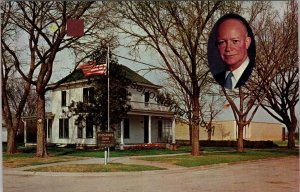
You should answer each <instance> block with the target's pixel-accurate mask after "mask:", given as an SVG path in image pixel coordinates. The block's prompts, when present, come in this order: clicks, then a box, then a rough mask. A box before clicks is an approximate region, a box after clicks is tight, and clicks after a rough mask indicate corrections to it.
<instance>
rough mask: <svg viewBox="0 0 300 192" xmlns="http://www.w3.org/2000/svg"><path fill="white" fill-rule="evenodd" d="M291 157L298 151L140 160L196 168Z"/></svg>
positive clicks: (248, 151) (210, 153)
mask: <svg viewBox="0 0 300 192" xmlns="http://www.w3.org/2000/svg"><path fill="white" fill-rule="evenodd" d="M289 155H299V151H298V150H292V151H289V150H286V149H260V150H255V149H246V150H245V152H243V153H239V152H236V151H232V150H226V151H212V150H210V151H204V152H203V153H202V155H200V156H198V157H194V156H191V155H176V156H163V157H162V156H160V157H140V158H138V159H140V160H146V161H158V162H163V163H171V164H175V165H179V166H183V167H195V166H202V165H211V164H220V163H233V162H239V161H248V160H258V159H265V158H272V157H273V158H275V157H284V156H289Z"/></svg>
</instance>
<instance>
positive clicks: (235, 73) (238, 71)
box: [225, 57, 249, 88]
mask: <svg viewBox="0 0 300 192" xmlns="http://www.w3.org/2000/svg"><path fill="white" fill-rule="evenodd" d="M248 65H249V57H247V59H246V60H245V61H244V62H243V63H242V65H241V66H240V67H239V68H237V69H236V70H234V71H232V74H233V76H232V77H231V81H232V88H234V87H235V86H236V84H237V82H238V81H239V79H240V78H241V76H242V74H243V72H244V71H245V69H246V68H247V66H248ZM229 73H230V71H226V74H225V79H226V78H227V76H228V74H229Z"/></svg>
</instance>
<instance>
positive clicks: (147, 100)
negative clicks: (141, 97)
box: [145, 92, 150, 107]
mask: <svg viewBox="0 0 300 192" xmlns="http://www.w3.org/2000/svg"><path fill="white" fill-rule="evenodd" d="M149 96H150V94H149V92H145V107H148V106H149V99H150V98H149Z"/></svg>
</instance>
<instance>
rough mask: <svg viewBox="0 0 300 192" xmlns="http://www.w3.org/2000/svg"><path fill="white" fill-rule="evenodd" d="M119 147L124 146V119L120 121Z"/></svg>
mask: <svg viewBox="0 0 300 192" xmlns="http://www.w3.org/2000/svg"><path fill="white" fill-rule="evenodd" d="M121 145H124V119H122V121H121Z"/></svg>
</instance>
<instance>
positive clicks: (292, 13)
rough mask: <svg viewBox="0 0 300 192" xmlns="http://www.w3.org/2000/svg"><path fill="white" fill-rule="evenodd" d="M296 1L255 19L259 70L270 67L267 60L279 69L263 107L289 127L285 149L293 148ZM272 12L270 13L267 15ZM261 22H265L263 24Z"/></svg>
mask: <svg viewBox="0 0 300 192" xmlns="http://www.w3.org/2000/svg"><path fill="white" fill-rule="evenodd" d="M297 13H298V3H297V2H296V1H289V2H287V3H286V5H285V8H284V12H283V14H275V13H274V11H273V14H271V13H268V17H269V19H267V18H265V19H264V21H262V20H261V21H257V22H255V24H256V25H255V29H256V31H257V40H258V41H257V42H258V48H259V50H260V51H259V53H258V55H257V61H258V62H257V63H258V65H259V67H260V69H259V70H260V71H261V72H260V74H263V73H264V72H265V71H268V70H269V65H270V63H278V64H279V65H280V66H279V70H278V72H277V73H276V75H275V77H274V79H273V80H272V85H271V87H270V88H269V89H265V91H266V92H267V95H266V97H265V99H264V102H263V103H262V107H263V108H264V109H265V110H266V111H267V112H268V113H269V114H270V115H271V116H272V117H274V118H275V119H276V120H278V121H279V122H281V123H283V124H284V125H285V126H286V127H287V130H288V146H287V147H288V149H293V148H295V130H296V127H297V117H296V114H295V107H296V105H297V103H298V101H299V66H298V31H297V29H298V15H297ZM270 15H271V17H270ZM262 22H264V23H263V24H262Z"/></svg>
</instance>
